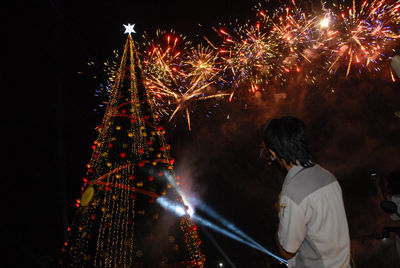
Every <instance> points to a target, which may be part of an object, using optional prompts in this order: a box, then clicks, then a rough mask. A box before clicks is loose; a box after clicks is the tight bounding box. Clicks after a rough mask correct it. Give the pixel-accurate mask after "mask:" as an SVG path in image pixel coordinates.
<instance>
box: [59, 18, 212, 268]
mask: <svg viewBox="0 0 400 268" xmlns="http://www.w3.org/2000/svg"><path fill="white" fill-rule="evenodd" d="M125 27H126V29H127V30H126V33H128V38H127V41H126V43H125V46H124V51H123V55H122V58H121V64H120V65H119V70H118V73H117V76H116V79H115V81H114V85H113V88H112V91H111V95H110V100H109V103H108V106H107V110H106V112H105V115H104V118H103V121H102V123H101V124H100V125H99V126H98V127H97V129H98V131H99V135H98V138H97V140H96V141H94V144H93V146H92V148H93V155H92V158H91V160H90V164H88V171H87V174H86V176H85V178H84V179H83V181H84V186H83V188H82V196H81V198H80V199H79V200H77V203H76V206H77V207H78V209H77V211H76V214H75V216H74V219H73V223H72V225H71V227H70V228H69V229H68V231H69V240H68V241H66V242H65V247H64V248H63V252H64V258H63V259H62V261H61V262H62V264H63V266H66V267H203V263H204V260H205V258H204V255H203V254H202V253H201V252H200V246H199V245H200V240H199V239H198V235H197V231H196V226H194V225H192V223H191V222H190V217H189V215H188V214H187V213H182V214H181V216H177V215H175V214H174V213H171V212H170V211H168V210H165V209H163V207H161V206H160V205H159V202H156V200H157V199H158V198H160V197H163V198H168V200H172V201H174V202H176V203H177V204H181V205H184V203H183V200H182V197H181V196H180V195H179V191H178V190H177V189H176V185H177V181H176V177H175V176H174V173H173V166H172V165H173V162H174V160H173V159H172V158H171V157H170V155H169V149H170V147H169V145H168V144H166V142H165V139H164V133H165V131H164V129H163V128H162V127H161V126H159V125H158V122H159V121H160V118H159V116H158V115H157V113H156V112H155V110H154V108H153V106H152V103H151V101H150V99H149V95H148V93H147V91H146V88H145V86H144V84H143V78H142V68H141V65H140V62H139V58H138V55H137V51H136V48H135V45H134V42H133V40H132V37H131V34H130V33H131V32H134V31H133V26H132V25H128V26H125ZM186 208H187V207H186Z"/></svg>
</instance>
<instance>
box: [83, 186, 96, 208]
mask: <svg viewBox="0 0 400 268" xmlns="http://www.w3.org/2000/svg"><path fill="white" fill-rule="evenodd" d="M93 194H94V188H93V187H89V188H87V189H86V191H85V192H84V193H83V194H82V197H81V206H83V207H85V206H87V205H88V204H89V202H90V201H91V200H92V198H93Z"/></svg>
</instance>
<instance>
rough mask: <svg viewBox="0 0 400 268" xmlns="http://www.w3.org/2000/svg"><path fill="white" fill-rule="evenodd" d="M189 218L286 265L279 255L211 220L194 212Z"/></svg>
mask: <svg viewBox="0 0 400 268" xmlns="http://www.w3.org/2000/svg"><path fill="white" fill-rule="evenodd" d="M191 218H192V219H194V220H195V221H196V222H197V223H199V224H201V225H202V226H205V227H208V228H210V229H212V230H214V231H216V232H218V233H220V234H223V235H225V236H227V237H229V238H232V239H233V240H236V241H238V242H240V243H242V244H245V245H248V246H249V247H252V248H254V249H257V250H259V251H261V252H263V253H266V254H268V255H270V256H271V257H273V258H275V259H276V260H277V261H279V262H281V263H283V264H285V265H287V261H286V260H285V259H282V258H281V257H279V256H277V255H275V254H273V253H272V252H270V251H268V250H267V249H265V248H262V247H259V246H258V245H255V244H253V243H251V242H249V241H247V240H244V239H243V238H241V237H239V236H237V235H235V234H233V233H231V232H229V231H228V230H225V229H224V228H221V227H219V226H217V225H215V224H214V223H212V222H210V221H208V220H206V219H204V218H202V217H200V216H198V215H197V214H194V215H193V216H192V217H191Z"/></svg>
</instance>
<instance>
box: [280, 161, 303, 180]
mask: <svg viewBox="0 0 400 268" xmlns="http://www.w3.org/2000/svg"><path fill="white" fill-rule="evenodd" d="M303 168H304V167H302V166H300V165H293V166H292V167H291V168H290V169H289V171H288V173H287V174H286V177H285V180H284V182H283V184H287V183H289V182H290V181H291V180H292V179H293V177H294V176H295V175H296V174H297V172H299V171H300V170H302V169H303Z"/></svg>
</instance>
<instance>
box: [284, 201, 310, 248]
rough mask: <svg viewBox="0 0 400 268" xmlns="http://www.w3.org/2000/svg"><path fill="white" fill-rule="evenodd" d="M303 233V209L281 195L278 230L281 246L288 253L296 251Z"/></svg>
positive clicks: (304, 230)
mask: <svg viewBox="0 0 400 268" xmlns="http://www.w3.org/2000/svg"><path fill="white" fill-rule="evenodd" d="M305 235H306V223H305V214H304V211H303V210H302V209H301V208H300V207H299V206H298V205H297V204H296V203H294V202H293V201H292V200H291V199H290V198H288V197H287V196H285V195H283V196H281V198H280V210H279V231H278V237H279V242H280V243H281V246H282V247H283V248H284V249H285V250H286V251H287V252H289V253H296V252H297V250H298V249H299V248H300V246H301V244H302V243H303V240H304V237H305Z"/></svg>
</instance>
